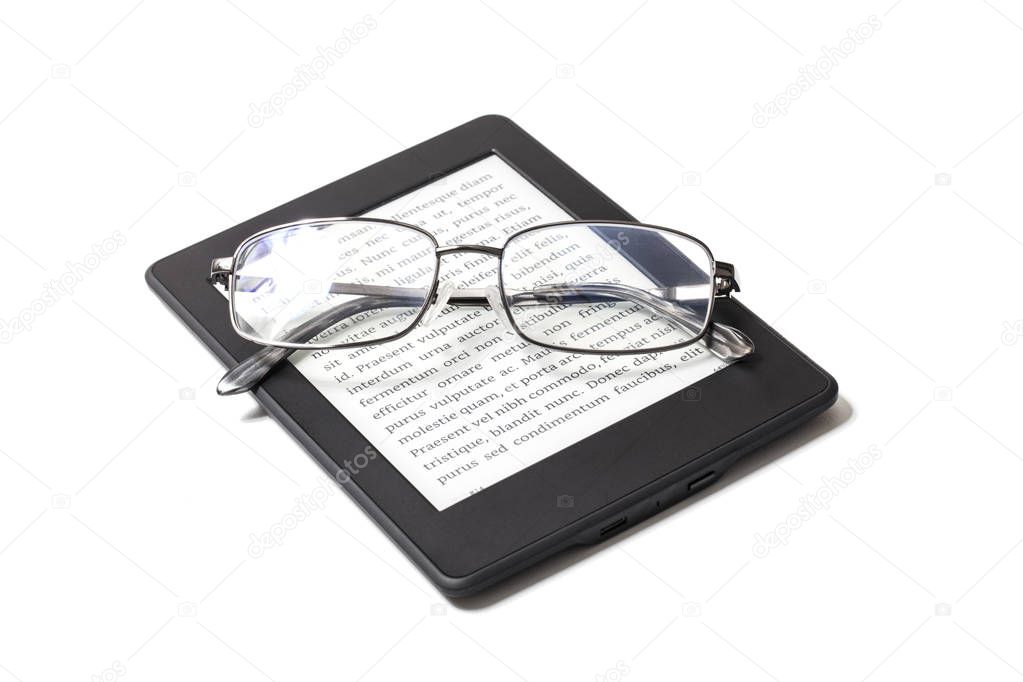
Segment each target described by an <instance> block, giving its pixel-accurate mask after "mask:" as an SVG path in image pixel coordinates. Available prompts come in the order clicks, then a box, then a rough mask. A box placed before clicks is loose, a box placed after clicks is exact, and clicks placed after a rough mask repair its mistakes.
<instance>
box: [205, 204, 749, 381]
mask: <svg viewBox="0 0 1023 682" xmlns="http://www.w3.org/2000/svg"><path fill="white" fill-rule="evenodd" d="M341 222H367V223H379V224H384V225H393V226H398V227H402V228H406V229H410V230H413V231H415V232H417V233H419V234H421V235H423V236H425V237H426V238H427V239H429V240H430V243H432V244H433V247H434V258H435V267H434V270H433V283H432V284H431V286H430V290H429V293H428V294H427V295H426V297H425V298H424V305H423V306H422V309H421V310H420V311H419V312H418V314H417V315H416V317H415V319H414V320H413V321H412V322H411V323H410V324H409V325H408V326H407V327H406V328H405V329H404V330H402V331H400V332H398V333H396V334H394V335H392V336H387V337H384V338H380V339H370V340H367V341H353V342H349V343H341V344H338V345H331V346H316V345H310V344H308V343H292V342H286V341H267V340H266V339H263V338H259V337H256V336H254V335H252V334H248V333H246V332H245V331H243V330H242V329H241V328H240V326H239V325H238V316H237V314H236V310H235V285H236V282H237V280H238V277H237V276H235V273H234V266H235V264H236V263H237V262H238V261H239V259H240V256H241V254H242V252H243V251H244V249H245V248H246V247H248V246H249V245H250V244H251V243H252V242H254V241H257V240H259V239H260V238H262V237H263V236H265V235H267V234H270V233H272V232H276V231H278V230H284V229H289V228H296V227H302V226H305V225H314V224H318V223H341ZM568 225H580V226H586V225H610V226H620V227H642V228H646V229H650V230H655V231H661V232H667V233H670V234H673V235H675V236H678V237H682V238H684V239H687V240H689V241H691V242H693V243H695V244H696V245H697V246H699V247H700V248H701V249H702V250H703V251H704V253H705V254H706V255H707V258H708V260H709V262H710V265H711V268H712V270H713V275H712V277H711V292H710V296H709V297H708V309H707V314H706V316H705V319H704V322H703V324H702V326H701V328H700V331H699V333H698V334H696V335H694V336H693V338H691V339H689V340H688V341H683V342H681V343H677V344H671V345H669V346H659V347H657V348H653V349H651V348H635V349H632V348H626V349H620V350H605V349H597V348H568V347H565V346H557V345H553V344H548V343H543V342H541V341H535V340H534V339H532V338H530V337H528V336H526V334H525V333H524V332H523V331H522V330H521V329H520V328H519V326H518V324H517V323H516V322H515V319H514V316H513V315H512V314H511V304H510V303H509V299H508V296H507V294H506V292H505V289H504V277H503V268H502V267H501V266H502V260H503V257H504V251H505V249H506V248H507V246H508V244H509V243H510V242H511V241H512V240H514V239H517V238H519V237H521V236H522V235H524V234H528V233H530V232H534V231H537V230H541V229H548V228H551V227H562V226H568ZM450 253H479V254H484V255H489V256H494V257H496V258H497V289H498V292H499V293H500V298H501V303H502V305H503V308H504V310H503V312H504V313H505V318H506V320H507V321H508V323H509V324H510V326H511V328H512V331H514V332H515V333H516V334H517V335H518V336H519V338H521V339H522V340H524V341H526V342H528V343H531V344H533V345H536V346H539V347H541V348H547V349H550V350H556V351H561V352H563V353H579V354H583V355H643V354H646V353H664V352H668V351H673V350H679V349H681V348H686V347H688V346H691V345H693V344H695V343H698V342H700V341H702V340H704V339H705V338H706V336H707V334H708V333H709V332H710V331H711V330H712V329H713V328H715V327H719V328H721V329H722V330H727V331H728V332H730V333H733V335H738V337H739V338H740V339H741V340H742V342H743V343H745V344H746V345H748V346H749V349H748V351H747V352H746V353H745V354H744V355H748V354H750V353H752V352H753V343H752V341H751V340H750V339H749V337H747V336H746V335H745V334H743V333H742V332H741V331H739V330H738V329H735V328H733V327H730V326H729V325H724V324H721V323H715V322H714V320H713V316H714V302H715V300H716V299H718V298H729V297H730V296H731V295H732V293H734V292H738V291H740V287H739V282H738V280H737V279H736V275H735V266H734V265H733V264H731V263H727V262H724V261H718V260H716V259H715V258H714V254H713V253H712V252H711V250H710V248H709V247H708V246H707V245H706V244H705V243H703V241H701V240H699V239H697V238H696V237H693V236H692V235H689V234H686V233H685V232H682V231H680V230H676V229H673V228H670V227H664V226H661V225H650V224H648V223H641V222H635V221H626V220H563V221H557V222H553V223H544V224H541V225H533V226H530V227H527V228H524V229H522V230H519V231H518V232H516V233H514V234H512V235H509V236H508V238H507V239H506V240H505V241H504V244H503V245H502V246H500V247H496V246H487V245H484V244H450V245H444V246H442V245H441V244H440V243H439V242H438V241H437V238H436V237H435V236H434V235H433V234H432V233H431V232H430V231H429V230H426V229H425V228H423V227H420V226H418V225H410V224H408V223H403V222H401V221H397V220H390V219H386V218H366V217H361V216H342V217H330V218H307V219H303V220H297V221H294V222H290V223H284V224H281V225H274V226H272V227H268V228H266V229H263V230H260V231H258V232H256V233H254V234H252V235H250V236H249V237H247V238H246V239H244V240H243V241H242V242H241V243H240V244H239V245H238V247H237V248H236V249H235V251H234V254H233V255H231V256H228V257H220V258H214V259H213V261H212V263H211V264H210V274H209V277H208V278H207V281H208V282H210V283H211V284H214V285H220V286H223V287H225V289H226V290H227V294H228V315H229V317H230V320H231V327H232V329H234V331H235V333H236V334H238V335H239V336H240V337H241V338H243V339H246V340H248V341H252V342H253V343H256V344H259V345H261V346H264V349H269V348H279V349H287V350H291V351H295V350H335V349H342V348H360V347H364V346H373V345H378V344H382V343H389V342H391V341H395V340H397V339H400V338H402V337H404V336H406V335H408V334H410V333H411V332H412V331H413V330H414V329H416V327H418V326H419V323H420V322H421V321H422V319H423V317H424V316H425V315H426V314H427V312H428V311H429V310H430V309H431V307H432V306H433V305H436V296H437V290H438V287H439V286H440V265H441V257H442V256H444V255H447V254H450ZM459 291H461V292H468V291H474V290H473V289H458V290H456V292H455V295H452V296H451V297H449V299H448V300H447V302H446V305H452V306H482V307H493V306H492V303H491V301H490V300H489V299H488V298H487V297H486V296H466V295H463V296H461V297H459V296H458V295H457V293H458V292H459ZM477 291H479V290H477ZM498 314H500V313H498ZM287 355H290V353H288V354H287ZM287 355H284V356H283V357H287ZM744 355H743V356H744ZM283 357H282V358H280V359H277V360H275V361H274V362H273V363H272V365H271V367H272V366H273V365H275V364H277V362H280V360H282V359H283ZM251 359H253V358H252V357H250V358H248V360H251ZM244 362H246V361H242V363H244ZM237 367H238V366H236V368H237ZM230 373H231V371H229V372H228V375H230ZM224 378H225V379H226V378H227V375H225V377H224ZM260 381H261V379H260ZM257 384H258V382H257ZM243 390H245V389H243Z"/></svg>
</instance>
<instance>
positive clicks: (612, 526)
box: [600, 516, 629, 537]
mask: <svg viewBox="0 0 1023 682" xmlns="http://www.w3.org/2000/svg"><path fill="white" fill-rule="evenodd" d="M628 522H629V517H627V516H623V517H622V518H620V519H617V520H616V521H614V522H612V523H609V524H608V525H606V526H604V527H603V528H601V529H600V537H604V536H605V535H608V534H610V533H613V532H615V531H616V530H618V529H619V528H621V527H622V526H624V525H625V524H626V523H628Z"/></svg>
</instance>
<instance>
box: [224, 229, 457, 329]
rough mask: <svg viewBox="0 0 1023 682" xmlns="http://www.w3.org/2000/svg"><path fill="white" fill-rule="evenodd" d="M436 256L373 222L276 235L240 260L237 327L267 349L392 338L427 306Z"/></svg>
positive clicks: (410, 233)
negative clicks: (265, 344) (272, 345)
mask: <svg viewBox="0 0 1023 682" xmlns="http://www.w3.org/2000/svg"><path fill="white" fill-rule="evenodd" d="M435 248H436V244H435V242H434V241H433V239H432V238H430V237H429V236H428V235H426V234H424V233H422V232H419V231H418V230H414V229H412V228H408V227H403V226H401V225H394V224H390V223H378V222H372V221H368V220H343V221H322V222H310V223H303V224H298V225H292V226H285V227H281V228H278V229H276V230H273V231H271V232H268V233H266V234H264V235H261V236H259V237H255V238H253V239H252V240H250V241H248V242H246V243H245V244H243V245H242V247H241V249H240V250H239V254H238V256H237V258H236V259H235V264H234V274H235V278H234V282H233V291H232V303H233V310H234V321H235V325H236V326H237V328H238V329H239V330H240V331H241V332H242V333H243V334H244V335H246V336H248V337H250V338H253V339H255V340H257V341H260V342H262V343H273V344H298V345H303V346H308V347H312V348H329V347H336V346H341V345H348V344H358V343H375V342H379V341H383V340H386V339H389V338H392V337H394V336H397V335H399V334H401V333H403V332H405V331H406V330H408V329H409V327H411V326H412V325H414V324H415V322H416V320H417V319H418V318H419V316H420V314H421V313H422V312H423V309H424V308H425V307H426V305H427V302H428V299H429V296H430V293H431V290H432V287H433V283H434V281H435V278H436V274H437V272H436V271H437V258H436V254H435Z"/></svg>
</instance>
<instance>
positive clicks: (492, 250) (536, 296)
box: [208, 216, 754, 395]
mask: <svg viewBox="0 0 1023 682" xmlns="http://www.w3.org/2000/svg"><path fill="white" fill-rule="evenodd" d="M347 221H358V222H369V223H383V224H387V225H396V226H399V227H403V228H406V229H410V230H415V231H416V232H418V233H420V234H422V235H424V236H425V237H427V238H428V239H429V240H430V242H431V243H432V244H433V246H434V255H435V258H436V265H435V267H434V273H433V282H432V284H431V286H430V287H429V293H428V294H427V295H426V296H425V297H424V296H423V291H424V289H422V288H405V287H389V286H376V285H364V284H344V283H335V284H332V285H331V287H330V291H329V293H331V294H363V296H362V297H361V298H357V299H353V300H350V301H346V302H344V303H341V304H340V305H338V306H335V307H333V308H330V309H329V310H326V311H324V312H323V313H320V314H319V315H316V316H314V317H313V318H311V319H310V320H308V321H306V322H304V323H302V324H300V325H298V326H297V327H295V328H294V329H291V330H289V333H288V335H287V336H286V337H284V339H282V340H275V341H272V342H271V341H267V340H266V339H262V338H258V337H255V336H253V335H252V334H250V333H248V332H246V331H245V330H244V329H242V328H240V327H239V325H238V320H237V315H236V313H235V309H234V301H235V286H236V284H237V280H238V279H239V278H238V277H236V276H235V273H234V265H235V263H237V262H238V261H239V257H240V255H241V254H242V253H243V252H244V250H245V248H246V247H248V246H249V245H250V244H251V243H252V242H253V241H256V240H258V239H260V238H262V237H263V236H265V235H267V234H269V233H271V232H275V231H277V230H284V229H291V228H295V227H301V226H303V225H313V224H319V223H335V222H347ZM567 225H585V226H592V225H611V226H615V225H617V226H622V227H642V228H648V229H652V230H657V231H661V232H667V233H670V234H673V235H676V236H680V237H683V238H685V239H688V240H689V241H691V242H693V243H695V244H697V245H698V246H700V247H701V248H702V249H703V250H704V251H705V252H706V254H707V257H708V259H709V260H710V263H711V265H712V267H713V270H714V277H713V278H712V282H711V287H710V288H711V291H710V292H709V293H710V296H708V310H707V313H706V316H705V318H704V319H702V320H698V319H697V318H696V316H695V315H694V314H693V313H692V312H691V311H689V312H688V313H687V311H686V310H685V308H682V307H679V306H677V305H675V304H673V303H672V302H671V301H670V300H665V299H663V298H659V297H658V296H656V295H654V294H653V293H652V292H651V290H645V289H639V288H637V287H632V286H628V285H622V284H616V283H611V282H599V283H591V282H583V283H573V284H566V285H557V284H555V285H545V286H542V287H536V288H534V289H533V290H532V291H528V292H522V293H519V294H515V295H513V296H509V295H508V293H507V292H506V291H505V288H504V283H503V279H502V270H503V268H502V267H501V266H502V261H501V259H502V258H503V256H504V249H505V247H506V246H507V245H508V243H509V242H511V241H512V240H513V239H516V238H518V237H520V236H521V235H523V234H527V233H529V232H533V231H536V230H541V229H544V228H550V227H560V226H567ZM449 253H479V254H486V255H490V256H495V257H497V259H498V264H497V277H498V283H497V286H496V287H494V286H490V287H486V288H483V289H456V290H454V291H449V292H447V296H444V300H443V301H442V302H441V306H443V305H453V306H482V307H490V308H494V309H495V312H497V314H498V315H499V316H500V317H501V319H502V321H503V322H504V323H505V324H507V325H508V326H509V327H510V328H511V329H512V330H513V331H514V332H515V333H516V334H518V335H519V337H521V338H522V339H523V340H525V341H528V342H529V343H532V344H534V345H537V346H541V347H544V348H549V349H552V350H558V351H562V352H566V353H580V354H590V355H638V354H646V353H661V352H665V351H670V350H676V349H679V348H685V347H686V346H690V345H693V344H695V343H698V342H702V343H703V344H704V345H705V346H706V347H707V349H708V350H710V351H711V352H712V353H713V354H714V355H716V356H717V357H719V358H721V359H722V360H738V359H741V358H744V357H746V356H748V355H750V354H751V353H753V351H754V345H753V341H752V340H751V339H750V338H749V337H748V336H746V335H745V334H744V333H742V332H741V331H739V330H738V329H736V328H734V327H731V326H729V325H726V324H721V323H719V322H714V321H713V320H712V317H713V314H714V301H715V299H717V298H727V297H729V296H731V294H732V293H733V292H737V291H739V283H738V281H737V280H736V277H735V267H734V266H733V265H732V264H730V263H725V262H722V261H717V260H715V259H714V256H713V254H712V253H711V251H710V249H709V248H707V245H706V244H704V243H703V242H702V241H700V240H699V239H696V238H695V237H692V236H690V235H688V234H685V233H684V232H679V231H678V230H673V229H671V228H667V227H661V226H658V225H648V224H646V223H639V222H628V221H622V220H567V221H559V222H554V223H545V224H543V225H534V226H532V227H528V228H526V229H524V230H521V231H519V232H516V233H515V234H513V235H511V236H510V237H508V239H507V240H505V244H504V246H501V247H494V246H484V245H482V244H455V245H448V246H441V245H440V244H439V243H438V242H437V239H436V238H435V237H434V236H433V235H432V234H431V233H430V232H428V231H427V230H425V229H423V228H421V227H418V226H416V225H409V224H407V223H402V222H399V221H396V220H385V219H380V218H362V217H358V216H352V217H338V218H311V219H307V220H299V221H296V222H292V223H286V224H284V225H276V226H274V227H270V228H267V229H265V230H261V231H259V232H257V233H255V234H254V235H252V236H250V237H249V238H247V239H245V240H244V241H243V242H242V243H241V244H239V245H238V248H237V249H235V252H234V255H233V256H229V257H226V258H214V259H213V262H212V264H211V266H210V275H209V278H208V281H209V282H210V283H212V284H214V285H220V286H223V287H224V288H225V289H226V290H227V292H228V308H229V315H230V319H231V326H232V328H233V329H234V331H235V332H236V333H237V334H238V335H239V336H241V337H242V338H245V339H248V340H249V341H253V342H255V343H258V344H260V345H262V346H263V348H261V349H260V350H258V351H257V352H256V353H254V354H253V355H251V356H249V357H248V358H246V359H245V360H243V361H241V362H240V363H238V364H237V365H235V366H234V367H233V368H231V369H230V370H228V372H227V373H226V374H225V375H224V376H223V378H222V379H221V380H220V383H219V384H218V385H217V393H218V394H220V395H234V394H236V393H244V392H246V391H249V390H252V389H253V388H255V387H256V386H258V385H259V383H260V382H262V380H263V379H264V377H266V375H267V374H268V373H269V372H270V371H271V370H272V369H273V368H274V367H276V366H277V365H278V364H280V363H281V362H282V361H283V360H285V359H286V358H287V357H288V356H290V355H291V354H292V353H294V352H295V351H297V350H312V349H321V350H322V349H334V348H356V347H360V346H368V345H375V344H380V343H387V342H390V341H394V340H396V339H399V338H401V337H403V336H405V335H406V334H409V333H410V332H412V330H413V329H415V328H416V327H417V326H418V325H419V323H420V322H421V321H422V319H423V317H424V316H425V315H426V313H427V311H428V310H431V309H432V308H433V307H435V306H436V305H437V303H438V295H437V293H438V286H439V283H440V262H441V256H444V255H445V254H449ZM660 291H665V290H664V289H662V290H660ZM416 292H418V293H416ZM495 294H496V295H495ZM600 297H604V299H605V300H607V301H621V300H622V299H625V300H628V301H631V302H633V303H639V304H641V305H645V306H646V307H648V308H651V309H652V310H654V311H655V312H657V313H659V314H661V315H663V316H665V317H668V318H670V319H671V320H673V321H674V322H676V323H678V324H680V325H681V326H682V327H684V328H686V329H687V330H689V331H690V332H693V331H694V329H695V334H694V336H693V338H692V339H690V340H688V341H684V342H681V343H676V344H671V345H668V346H659V347H657V348H637V349H623V350H611V351H608V350H601V349H580V348H566V347H564V346H556V345H551V344H546V343H541V342H539V341H536V340H535V339H532V338H530V337H528V336H527V335H526V334H524V333H523V332H522V330H521V329H519V326H518V324H516V323H515V320H514V316H513V315H511V313H510V308H511V306H512V305H529V304H533V305H544V304H548V305H549V304H551V303H552V302H556V303H558V304H561V303H572V302H587V303H592V302H595V301H599V300H600ZM424 301H425V304H424V303H423V302H424ZM413 302H415V304H416V305H417V306H422V308H421V310H420V311H419V313H418V314H417V315H416V318H415V319H414V320H413V321H412V322H411V323H410V324H409V325H408V327H406V328H405V329H404V330H403V331H401V332H399V333H396V334H394V335H392V336H388V337H385V338H381V339H373V340H369V341H356V342H351V343H341V344H337V345H327V346H320V345H310V344H309V343H308V342H306V343H300V342H296V341H289V340H288V339H297V338H302V339H309V338H312V337H313V336H315V335H316V334H318V333H320V332H322V331H324V330H326V329H329V328H330V327H333V326H334V325H336V324H339V323H340V322H342V321H343V320H345V319H347V318H349V317H351V316H353V315H357V314H359V313H360V312H365V311H367V310H375V309H378V308H383V307H403V306H408V305H409V304H410V303H413Z"/></svg>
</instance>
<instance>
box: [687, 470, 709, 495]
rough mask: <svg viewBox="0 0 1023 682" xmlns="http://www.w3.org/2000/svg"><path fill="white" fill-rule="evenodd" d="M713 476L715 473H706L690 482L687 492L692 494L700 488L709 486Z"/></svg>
mask: <svg viewBox="0 0 1023 682" xmlns="http://www.w3.org/2000/svg"><path fill="white" fill-rule="evenodd" d="M714 476H715V472H713V471H708V472H707V473H705V474H704V475H703V476H700V477H699V478H697V479H694V480H692V481H690V483H689V492H694V491H696V490H699V489H700V488H704V487H706V486H708V485H710V484H711V483H713V482H714Z"/></svg>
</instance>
